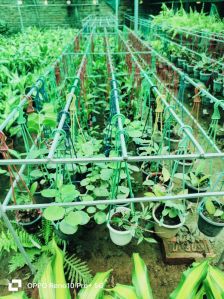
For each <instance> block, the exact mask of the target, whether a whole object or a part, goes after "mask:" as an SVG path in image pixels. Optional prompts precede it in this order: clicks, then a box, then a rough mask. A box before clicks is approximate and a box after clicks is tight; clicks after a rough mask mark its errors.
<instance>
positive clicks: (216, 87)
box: [213, 80, 223, 93]
mask: <svg viewBox="0 0 224 299" xmlns="http://www.w3.org/2000/svg"><path fill="white" fill-rule="evenodd" d="M222 88H223V84H222V82H221V81H218V80H214V81H213V90H214V92H216V93H219V92H221V91H222Z"/></svg>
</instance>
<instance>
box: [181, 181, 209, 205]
mask: <svg viewBox="0 0 224 299" xmlns="http://www.w3.org/2000/svg"><path fill="white" fill-rule="evenodd" d="M185 188H186V189H188V194H192V193H205V192H207V190H208V188H209V183H208V186H207V187H204V188H197V187H194V186H193V185H191V183H190V182H188V181H186V182H185ZM188 201H190V202H193V203H196V202H197V201H198V197H195V198H188Z"/></svg>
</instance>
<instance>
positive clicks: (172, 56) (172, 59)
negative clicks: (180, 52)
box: [170, 54, 177, 63]
mask: <svg viewBox="0 0 224 299" xmlns="http://www.w3.org/2000/svg"><path fill="white" fill-rule="evenodd" d="M170 61H171V62H173V63H176V62H177V56H176V55H173V54H171V55H170Z"/></svg>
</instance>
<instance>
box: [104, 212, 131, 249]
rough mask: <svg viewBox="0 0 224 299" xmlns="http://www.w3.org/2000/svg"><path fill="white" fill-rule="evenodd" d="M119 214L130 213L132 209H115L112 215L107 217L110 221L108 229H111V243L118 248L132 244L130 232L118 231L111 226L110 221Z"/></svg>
mask: <svg viewBox="0 0 224 299" xmlns="http://www.w3.org/2000/svg"><path fill="white" fill-rule="evenodd" d="M119 212H126V213H127V212H128V213H130V212H131V209H129V208H126V207H116V208H115V209H113V210H111V211H110V213H109V214H108V215H107V217H108V218H107V219H108V223H107V227H108V229H109V233H110V238H111V241H112V242H113V243H114V244H116V245H118V246H124V245H127V244H128V243H130V242H131V240H132V234H131V232H130V231H129V230H127V231H118V230H116V229H114V228H113V227H112V226H111V225H110V220H111V218H112V217H113V215H114V214H116V213H119Z"/></svg>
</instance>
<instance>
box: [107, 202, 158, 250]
mask: <svg viewBox="0 0 224 299" xmlns="http://www.w3.org/2000/svg"><path fill="white" fill-rule="evenodd" d="M152 208H153V204H152V203H151V204H148V205H147V206H145V205H144V204H141V209H138V210H135V211H133V212H132V211H131V210H130V209H129V208H127V207H116V208H115V209H113V210H112V211H111V212H110V213H109V214H108V223H107V227H108V228H109V232H110V238H111V240H112V242H113V243H114V244H116V245H119V246H124V245H127V244H128V243H129V242H130V241H131V240H132V238H133V237H135V238H136V239H137V240H138V243H137V244H140V243H141V242H142V241H143V240H144V241H146V242H149V243H155V242H156V241H155V240H154V239H153V238H152V237H151V234H152V233H153V231H152V228H153V226H154V222H153V221H152Z"/></svg>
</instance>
